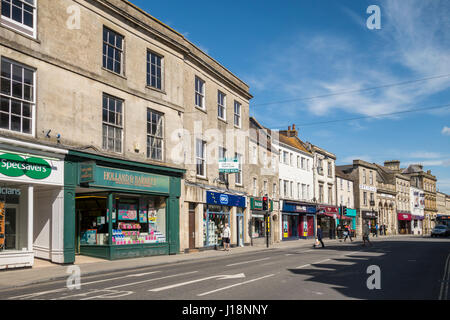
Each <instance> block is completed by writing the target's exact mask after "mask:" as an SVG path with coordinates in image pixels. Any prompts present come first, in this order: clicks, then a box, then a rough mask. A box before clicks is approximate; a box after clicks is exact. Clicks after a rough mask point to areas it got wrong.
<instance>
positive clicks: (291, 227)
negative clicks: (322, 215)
mask: <svg viewBox="0 0 450 320" xmlns="http://www.w3.org/2000/svg"><path fill="white" fill-rule="evenodd" d="M315 217H316V206H314V205H311V204H307V203H302V202H286V201H283V211H282V230H281V233H282V234H281V239H283V240H295V239H308V238H313V237H314V236H315V232H314V224H315Z"/></svg>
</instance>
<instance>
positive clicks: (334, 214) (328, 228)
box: [317, 205, 339, 239]
mask: <svg viewBox="0 0 450 320" xmlns="http://www.w3.org/2000/svg"><path fill="white" fill-rule="evenodd" d="M338 218H339V208H338V207H335V206H325V205H318V206H317V225H320V228H321V229H322V233H323V237H324V238H325V237H329V238H330V239H335V238H336V227H337V224H336V220H337V219H338Z"/></svg>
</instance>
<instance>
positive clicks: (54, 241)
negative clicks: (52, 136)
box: [0, 139, 67, 269]
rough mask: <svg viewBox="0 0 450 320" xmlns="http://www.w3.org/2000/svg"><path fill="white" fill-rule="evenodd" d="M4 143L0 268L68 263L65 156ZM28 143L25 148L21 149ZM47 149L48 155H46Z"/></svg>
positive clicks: (1, 144)
mask: <svg viewBox="0 0 450 320" xmlns="http://www.w3.org/2000/svg"><path fill="white" fill-rule="evenodd" d="M3 140H6V139H2V141H1V142H0V269H9V268H18V267H32V266H33V265H34V259H35V258H41V259H45V260H48V261H51V262H54V263H64V259H63V234H62V232H60V230H62V227H63V221H64V211H63V210H62V209H61V208H62V207H63V203H64V197H63V191H62V189H63V186H64V160H63V159H64V155H65V153H66V152H67V151H65V150H60V149H56V148H50V147H44V146H40V145H35V144H30V143H27V144H26V146H25V144H24V143H22V142H20V141H14V145H10V144H8V143H5V142H4V141H3ZM22 144H24V146H23V147H20V146H21V145H22ZM44 150H45V151H44Z"/></svg>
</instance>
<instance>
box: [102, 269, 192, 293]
mask: <svg viewBox="0 0 450 320" xmlns="http://www.w3.org/2000/svg"><path fill="white" fill-rule="evenodd" d="M196 272H198V271H192V272H186V273H178V274H173V275H171V276H165V277H160V278H153V279H148V280H142V281H137V282H132V283H126V284H121V285H118V286H114V287H109V288H106V289H105V290H111V289H116V288H121V287H126V286H132V285H135V284H140V283H144V282H150V281H157V280H162V279H168V278H174V277H180V276H185V275H188V274H193V273H196Z"/></svg>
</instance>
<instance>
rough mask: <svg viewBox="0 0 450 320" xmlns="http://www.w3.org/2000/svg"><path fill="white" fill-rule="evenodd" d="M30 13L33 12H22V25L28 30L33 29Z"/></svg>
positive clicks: (31, 14)
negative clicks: (28, 28)
mask: <svg viewBox="0 0 450 320" xmlns="http://www.w3.org/2000/svg"><path fill="white" fill-rule="evenodd" d="M32 12H33V11H31V12H27V11H24V12H23V23H24V24H25V25H26V26H28V27H30V28H33V13H32Z"/></svg>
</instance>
